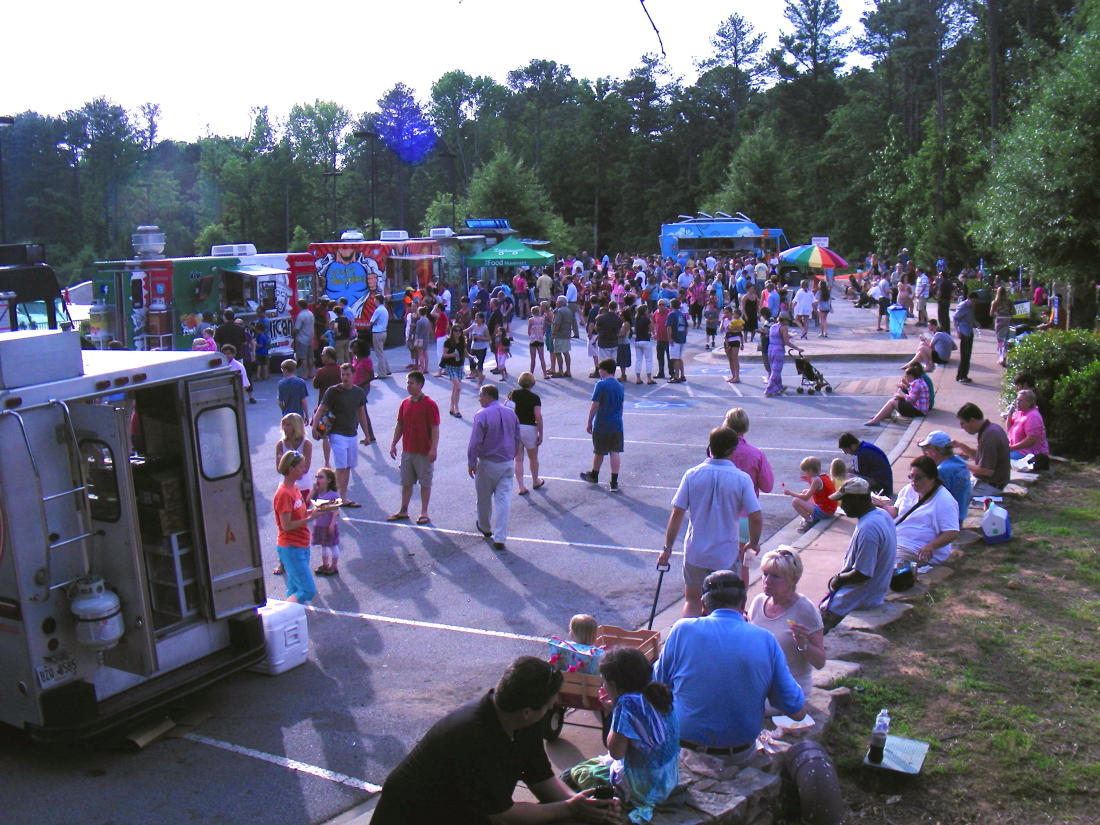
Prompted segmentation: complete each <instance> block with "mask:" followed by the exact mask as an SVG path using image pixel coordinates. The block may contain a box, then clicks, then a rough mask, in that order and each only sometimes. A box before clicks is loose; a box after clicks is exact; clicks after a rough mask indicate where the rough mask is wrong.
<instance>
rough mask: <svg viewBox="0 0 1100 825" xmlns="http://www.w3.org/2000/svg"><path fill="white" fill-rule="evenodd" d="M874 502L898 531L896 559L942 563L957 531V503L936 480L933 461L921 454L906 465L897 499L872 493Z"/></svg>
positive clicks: (936, 473) (938, 479)
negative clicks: (905, 477)
mask: <svg viewBox="0 0 1100 825" xmlns="http://www.w3.org/2000/svg"><path fill="white" fill-rule="evenodd" d="M873 500H874V503H875V504H876V505H878V506H879V507H881V508H882V509H883V510H885V511H886V512H887V513H889V514H890V515H891V516H893V517H894V524H895V526H896V528H897V534H898V553H897V560H898V561H899V562H903V561H919V562H922V563H924V564H929V563H931V564H942V563H943V562H945V561H947V557H948V556H950V555H951V542H952V541H954V540H955V537H956V536H958V535H959V504H958V502H957V501H955V497H954V496H953V495H951V491H950V490H948V489H947V488H946V487H945V486H944V485H943V482H941V481H940V475H939V469H938V468H937V467H936V462H935V461H933V460H932V459H930V458H929V457H928V456H924V455H922V456H921V457H920V458H916V459H914V460H913V463H912V464H910V465H909V483H908V484H906V485H905V486H904V487H902V488H901V492H899V493H898V498H897V501H896V502H895V503H894V504H893V505H891V504H890V499H888V498H881V497H877V496H876V497H874V498H873Z"/></svg>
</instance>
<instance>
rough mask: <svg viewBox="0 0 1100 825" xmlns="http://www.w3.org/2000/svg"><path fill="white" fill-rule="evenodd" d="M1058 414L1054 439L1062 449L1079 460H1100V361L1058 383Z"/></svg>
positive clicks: (1055, 390)
mask: <svg viewBox="0 0 1100 825" xmlns="http://www.w3.org/2000/svg"><path fill="white" fill-rule="evenodd" d="M1054 406H1055V408H1056V409H1057V410H1058V417H1057V419H1056V425H1055V426H1056V429H1055V433H1054V435H1055V439H1056V441H1057V443H1058V445H1059V449H1061V450H1062V451H1064V452H1067V453H1069V454H1070V455H1075V456H1078V457H1079V458H1096V457H1097V456H1100V428H1098V427H1097V426H1096V423H1095V416H1096V413H1097V410H1100V361H1093V362H1092V363H1091V364H1089V365H1088V366H1085V367H1081V368H1080V369H1076V370H1074V371H1073V372H1071V373H1070V374H1069V375H1065V376H1063V377H1062V378H1060V379H1059V380H1058V382H1057V383H1056V384H1055V388H1054Z"/></svg>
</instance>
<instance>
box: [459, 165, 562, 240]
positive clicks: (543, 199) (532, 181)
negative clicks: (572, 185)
mask: <svg viewBox="0 0 1100 825" xmlns="http://www.w3.org/2000/svg"><path fill="white" fill-rule="evenodd" d="M465 206H466V214H467V215H468V216H470V217H476V218H500V217H508V218H509V219H510V220H511V223H512V226H513V227H514V228H515V229H517V230H519V232H520V234H521V235H522V236H524V237H528V238H544V239H547V240H551V241H554V240H555V238H553V237H551V236H552V234H558V236H559V239H560V240H563V241H569V240H572V239H571V238H570V237H569V234H568V231H567V229H566V228H565V225H564V223H561V224H559V223H556V222H555V220H554V218H555V215H554V210H553V206H552V205H551V203H550V198H549V196H547V194H546V189H545V188H544V187H543V185H542V183H541V182H540V181H539V178H538V175H536V174H535V173H534V172H533V171H532V170H531V169H529V168H528V167H527V165H526V164H524V163H523V161H521V160H519V159H518V158H516V157H515V156H514V155H513V154H512V153H511V152H509V151H508V150H507V149H502V150H501V151H500V152H498V153H497V154H496V155H495V156H494V157H493V158H492V159H490V160H489V162H488V163H486V164H485V165H484V166H483V167H481V168H480V169H478V170H477V171H476V172H475V173H474V176H473V178H471V180H470V188H469V192H468V194H467V197H466V204H465ZM558 220H559V221H560V220H561V219H560V217H558ZM575 248H576V247H569V248H568V249H569V250H572V249H575ZM555 251H558V250H557V249H555ZM562 251H565V250H562Z"/></svg>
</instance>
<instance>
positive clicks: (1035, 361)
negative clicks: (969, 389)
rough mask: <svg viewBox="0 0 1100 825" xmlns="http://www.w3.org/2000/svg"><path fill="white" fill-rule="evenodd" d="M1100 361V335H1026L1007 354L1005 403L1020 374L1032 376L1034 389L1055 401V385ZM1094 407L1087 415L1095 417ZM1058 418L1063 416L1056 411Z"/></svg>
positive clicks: (1070, 332) (1053, 332) (1074, 332)
mask: <svg viewBox="0 0 1100 825" xmlns="http://www.w3.org/2000/svg"><path fill="white" fill-rule="evenodd" d="M1096 360H1100V334H1097V333H1095V332H1089V331H1087V330H1080V329H1071V330H1048V331H1046V332H1038V333H1035V334H1033V335H1027V336H1025V337H1024V338H1023V340H1021V341H1020V343H1018V344H1017V345H1016V346H1015V347H1013V348H1012V349H1011V350H1010V351H1009V354H1008V367H1007V368H1006V369H1005V373H1004V386H1003V395H1004V397H1005V400H1006V401H1008V400H1011V398H1012V397H1013V396H1015V394H1016V393H1015V390H1014V388H1013V386H1012V379H1013V378H1015V377H1016V374H1017V373H1019V372H1030V373H1031V374H1032V375H1034V376H1035V389H1036V390H1037V391H1038V393H1039V395H1040V396H1042V397H1043V398H1044V399H1047V400H1051V399H1053V398H1054V385H1055V384H1056V383H1057V382H1058V379H1060V378H1064V377H1066V376H1067V375H1069V374H1070V373H1071V372H1073V371H1074V370H1077V369H1080V368H1081V367H1086V366H1088V365H1089V364H1091V363H1092V362H1093V361H1096ZM1095 413H1096V410H1095V408H1094V409H1093V410H1092V411H1090V413H1089V416H1090V418H1091V416H1092V415H1095ZM1058 417H1059V418H1061V417H1062V411H1061V410H1059V412H1058Z"/></svg>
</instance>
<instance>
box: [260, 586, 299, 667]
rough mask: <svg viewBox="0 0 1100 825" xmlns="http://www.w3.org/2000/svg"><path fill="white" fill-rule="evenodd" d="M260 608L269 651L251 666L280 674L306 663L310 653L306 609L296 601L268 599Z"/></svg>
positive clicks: (265, 642) (265, 644)
mask: <svg viewBox="0 0 1100 825" xmlns="http://www.w3.org/2000/svg"><path fill="white" fill-rule="evenodd" d="M259 612H260V620H261V621H262V622H263V626H264V647H265V648H266V649H267V655H266V657H265V658H264V660H263V661H262V662H260V663H258V664H256V665H253V666H252V667H251V668H249V669H250V670H254V671H256V672H257V673H266V674H268V675H269V676H277V675H278V674H280V673H285V672H286V671H288V670H290V669H291V668H295V667H298V665H300V664H302V663H303V662H304V661H305V660H306V657H307V655H308V654H309V625H308V624H306V609H305V608H304V607H302V605H300V604H298V603H296V602H283V601H279V600H278V599H268V601H267V604H265V605H264V606H263V607H261V608H260V609H259Z"/></svg>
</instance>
